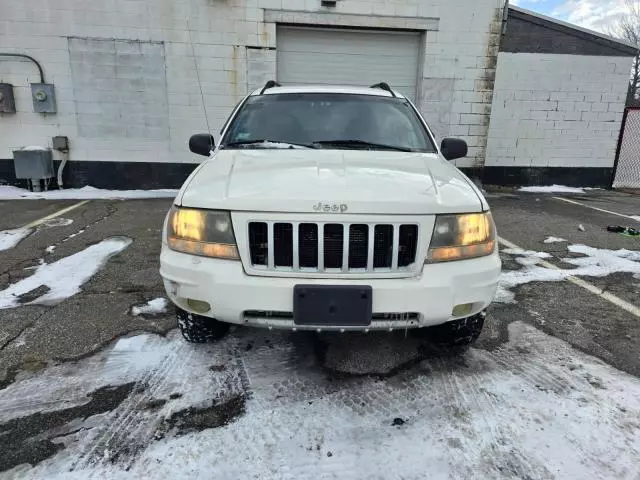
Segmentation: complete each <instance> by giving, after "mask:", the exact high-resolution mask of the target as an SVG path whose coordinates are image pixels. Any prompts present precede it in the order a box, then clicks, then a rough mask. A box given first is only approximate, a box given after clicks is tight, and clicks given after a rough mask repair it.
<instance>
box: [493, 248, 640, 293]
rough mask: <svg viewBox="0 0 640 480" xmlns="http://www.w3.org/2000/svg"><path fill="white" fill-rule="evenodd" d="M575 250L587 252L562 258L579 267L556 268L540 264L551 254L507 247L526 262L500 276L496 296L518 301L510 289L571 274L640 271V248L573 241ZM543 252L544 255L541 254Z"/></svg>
mask: <svg viewBox="0 0 640 480" xmlns="http://www.w3.org/2000/svg"><path fill="white" fill-rule="evenodd" d="M568 248H569V251H570V252H571V253H578V254H582V255H585V256H584V257H580V258H563V259H562V261H563V262H565V263H569V264H571V265H575V266H576V267H578V268H575V269H558V270H556V269H552V268H546V267H544V266H541V265H538V261H539V259H540V258H547V257H550V256H551V255H549V254H546V253H545V252H533V251H529V250H522V249H506V250H502V252H503V253H507V254H511V255H516V256H518V258H516V261H517V262H518V263H520V264H521V265H523V268H522V269H520V270H511V271H505V272H502V273H501V274H500V278H499V279H498V292H497V293H496V297H495V299H494V301H495V302H498V303H514V302H515V300H514V298H515V295H514V293H513V292H511V291H510V290H511V289H513V288H515V287H517V286H519V285H523V284H525V283H531V282H560V281H562V280H565V279H566V278H567V277H570V276H573V277H581V276H584V277H606V276H607V275H610V274H612V273H618V272H623V273H633V274H634V275H639V274H640V251H634V250H624V249H623V250H606V249H600V248H594V247H589V246H587V245H569V247H568ZM540 254H543V256H540Z"/></svg>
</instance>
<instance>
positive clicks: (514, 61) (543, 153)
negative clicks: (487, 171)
mask: <svg viewBox="0 0 640 480" xmlns="http://www.w3.org/2000/svg"><path fill="white" fill-rule="evenodd" d="M629 69H630V59H629V58H628V57H610V56H582V55H553V54H540V53H507V52H500V55H499V57H498V75H497V78H496V88H495V94H494V97H493V107H492V114H491V124H490V127H489V142H488V147H487V160H486V164H485V165H486V166H487V167H495V166H500V167H605V168H611V167H613V162H614V159H615V151H616V146H617V141H618V135H619V132H620V124H621V122H622V115H623V110H624V103H625V98H626V94H627V87H628V82H629Z"/></svg>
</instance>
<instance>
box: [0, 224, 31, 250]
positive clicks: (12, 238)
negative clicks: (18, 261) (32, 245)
mask: <svg viewBox="0 0 640 480" xmlns="http://www.w3.org/2000/svg"><path fill="white" fill-rule="evenodd" d="M31 232H32V230H31V229H30V228H16V229H14V230H3V231H1V232H0V252H1V251H2V250H9V249H10V248H13V247H15V246H16V245H17V244H18V243H20V241H21V240H23V239H25V238H27V237H28V236H29V235H30V234H31Z"/></svg>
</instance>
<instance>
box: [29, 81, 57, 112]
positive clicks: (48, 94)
mask: <svg viewBox="0 0 640 480" xmlns="http://www.w3.org/2000/svg"><path fill="white" fill-rule="evenodd" d="M31 97H32V98H33V111H34V112H36V113H56V92H55V90H54V89H53V84H51V83H32V84H31Z"/></svg>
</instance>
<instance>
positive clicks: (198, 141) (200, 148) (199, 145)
mask: <svg viewBox="0 0 640 480" xmlns="http://www.w3.org/2000/svg"><path fill="white" fill-rule="evenodd" d="M215 146H216V141H215V140H214V138H213V135H209V134H208V133H198V134H196V135H191V138H190V139H189V150H191V151H192V152H193V153H197V154H198V155H203V156H205V157H208V156H209V152H211V150H213V149H214V148H215Z"/></svg>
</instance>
